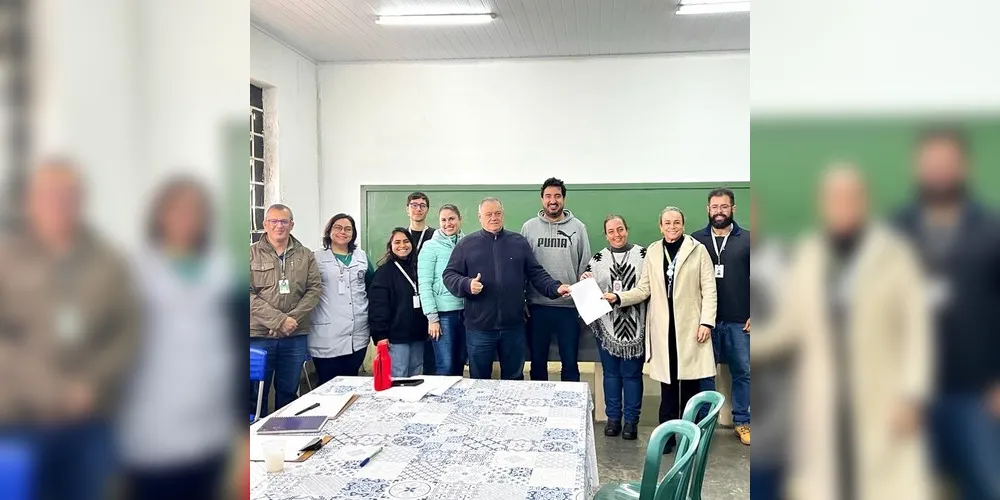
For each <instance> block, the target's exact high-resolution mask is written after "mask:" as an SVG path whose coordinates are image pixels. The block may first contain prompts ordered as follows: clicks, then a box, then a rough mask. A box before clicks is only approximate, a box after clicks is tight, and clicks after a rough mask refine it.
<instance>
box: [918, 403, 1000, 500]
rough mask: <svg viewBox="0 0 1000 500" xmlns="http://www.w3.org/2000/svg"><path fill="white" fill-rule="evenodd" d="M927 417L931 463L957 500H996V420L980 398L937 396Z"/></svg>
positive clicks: (999, 437) (999, 428)
mask: <svg viewBox="0 0 1000 500" xmlns="http://www.w3.org/2000/svg"><path fill="white" fill-rule="evenodd" d="M930 415H931V419H930V424H931V425H930V429H931V445H932V448H933V451H934V458H935V462H936V463H937V465H938V467H939V468H940V469H942V472H944V473H945V474H947V475H948V476H951V478H952V479H953V480H954V481H955V483H956V486H958V489H959V491H960V493H961V498H962V499H967V500H971V499H980V498H982V499H986V498H990V499H993V498H1000V473H998V471H1000V421H997V419H996V418H995V417H993V416H992V415H990V414H989V412H988V411H987V410H986V408H985V407H984V406H983V397H982V396H981V395H946V396H940V397H938V400H937V401H936V402H935V403H934V404H933V406H932V407H931V411H930Z"/></svg>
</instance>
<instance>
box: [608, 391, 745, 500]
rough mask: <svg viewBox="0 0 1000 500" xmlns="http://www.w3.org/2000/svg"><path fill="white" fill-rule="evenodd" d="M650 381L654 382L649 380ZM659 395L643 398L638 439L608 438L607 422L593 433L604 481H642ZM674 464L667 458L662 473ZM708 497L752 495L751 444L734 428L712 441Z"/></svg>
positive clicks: (709, 499) (723, 430)
mask: <svg viewBox="0 0 1000 500" xmlns="http://www.w3.org/2000/svg"><path fill="white" fill-rule="evenodd" d="M646 383H647V384H651V383H653V382H651V381H649V380H648V379H647V380H646ZM659 405H660V398H659V397H658V396H646V397H645V398H643V401H642V407H643V414H642V417H641V419H640V421H639V439H638V440H636V441H625V440H624V439H622V438H621V437H616V438H612V437H606V436H605V435H604V424H603V423H597V424H595V428H594V436H595V438H594V439H595V441H596V444H597V467H598V472H599V474H600V479H601V483H602V484H607V483H613V482H620V481H626V480H636V481H637V480H639V478H640V477H642V466H643V461H644V460H645V453H646V444H647V443H648V440H649V435H650V434H651V433H652V432H653V429H655V428H656V425H657V423H658V422H657V413H656V409H657V408H658V407H659ZM672 463H673V455H668V456H665V457H664V462H663V464H662V465H661V469H660V474H663V473H666V471H667V470H668V469H670V466H671V464H672ZM703 497H704V498H705V500H722V499H737V498H738V499H746V498H749V497H750V447H749V446H743V444H741V443H740V442H739V439H738V438H737V437H736V435H735V434H734V433H733V430H732V429H731V428H719V429H718V430H717V431H716V434H715V439H714V440H713V441H712V450H711V452H710V453H709V463H708V470H707V471H706V473H705V483H704V490H703Z"/></svg>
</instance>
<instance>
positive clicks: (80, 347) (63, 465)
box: [0, 159, 141, 500]
mask: <svg viewBox="0 0 1000 500" xmlns="http://www.w3.org/2000/svg"><path fill="white" fill-rule="evenodd" d="M83 201H84V190H83V185H82V180H81V178H80V175H79V173H78V169H77V167H76V165H74V164H73V163H72V162H70V161H69V160H66V159H50V160H46V161H43V162H42V163H40V164H39V166H38V168H37V169H36V170H35V171H34V172H33V173H32V174H31V175H30V178H29V180H28V183H27V193H26V196H25V210H24V214H25V216H26V218H25V224H24V225H23V227H19V228H18V229H17V230H15V231H14V233H13V234H12V235H11V237H10V238H8V239H6V240H5V241H4V242H2V243H0V262H4V263H5V265H4V266H0V381H2V382H0V441H4V442H8V443H9V442H18V443H21V444H22V445H24V446H27V449H28V450H29V452H30V453H31V455H32V457H33V459H34V470H35V471H36V474H35V476H34V477H33V479H34V481H33V483H34V485H33V488H34V489H33V491H34V498H40V499H53V500H56V499H57V500H74V499H81V500H84V499H86V500H91V499H93V500H97V499H101V498H105V497H106V496H107V495H108V494H109V493H110V491H109V483H110V480H111V478H112V477H113V476H114V474H115V473H116V472H117V471H116V470H115V463H116V460H115V456H114V455H115V453H114V450H115V446H114V431H113V429H112V420H113V418H114V417H115V416H116V415H117V412H118V409H119V403H120V400H121V396H122V394H121V393H122V389H123V383H124V382H125V381H127V380H128V379H129V377H130V373H129V369H130V368H131V366H132V363H133V359H134V355H135V351H136V347H137V345H138V343H139V335H140V331H141V327H140V322H141V318H140V317H139V312H138V306H137V303H136V300H135V297H136V294H135V293H133V282H132V278H131V276H130V274H129V270H128V264H127V262H126V261H125V260H124V259H123V258H122V257H121V256H120V255H119V254H118V253H117V252H116V251H114V250H112V248H111V247H110V246H109V245H108V244H107V243H105V242H104V241H103V240H102V239H101V238H100V237H99V236H98V235H97V234H96V233H95V231H93V230H92V229H91V228H89V227H88V226H87V225H86V224H85V223H84V221H83V220H82V214H83V207H82V205H83Z"/></svg>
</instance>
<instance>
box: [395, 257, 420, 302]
mask: <svg viewBox="0 0 1000 500" xmlns="http://www.w3.org/2000/svg"><path fill="white" fill-rule="evenodd" d="M395 264H396V267H397V268H398V269H399V272H401V273H403V277H404V278H406V281H409V282H410V286H412V287H413V308H414V309H420V296H419V295H417V284H416V283H414V282H413V280H412V279H410V275H409V274H406V271H404V270H403V266H401V265H399V262H398V261H397V262H395Z"/></svg>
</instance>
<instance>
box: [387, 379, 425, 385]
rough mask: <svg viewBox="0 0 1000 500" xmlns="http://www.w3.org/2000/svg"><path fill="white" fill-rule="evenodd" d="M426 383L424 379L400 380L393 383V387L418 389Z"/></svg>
mask: <svg viewBox="0 0 1000 500" xmlns="http://www.w3.org/2000/svg"><path fill="white" fill-rule="evenodd" d="M422 383H424V379H421V378H398V379H396V380H393V381H392V386H393V387H416V386H418V385H420V384H422Z"/></svg>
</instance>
